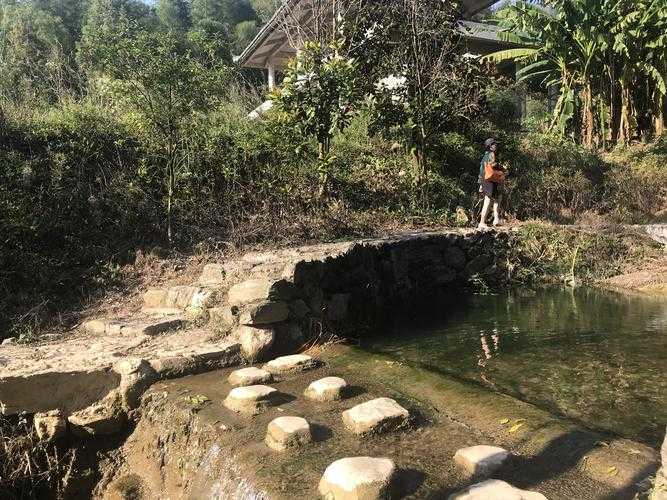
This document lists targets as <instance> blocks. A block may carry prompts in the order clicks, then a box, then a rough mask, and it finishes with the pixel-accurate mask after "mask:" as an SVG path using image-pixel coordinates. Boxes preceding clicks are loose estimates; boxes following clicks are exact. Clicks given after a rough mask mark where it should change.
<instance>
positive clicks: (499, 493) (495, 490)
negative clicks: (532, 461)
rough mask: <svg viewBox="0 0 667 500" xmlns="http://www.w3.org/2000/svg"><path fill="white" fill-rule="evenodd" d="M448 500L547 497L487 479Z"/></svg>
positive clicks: (535, 498) (524, 499) (538, 499)
mask: <svg viewBox="0 0 667 500" xmlns="http://www.w3.org/2000/svg"><path fill="white" fill-rule="evenodd" d="M449 500H547V497H545V496H544V495H542V494H541V493H536V492H534V491H525V490H520V489H519V488H515V487H514V486H512V485H511V484H508V483H506V482H504V481H498V480H497V479H489V480H488V481H484V482H483V483H477V484H473V485H472V486H470V487H469V488H467V489H465V490H463V491H460V492H458V493H454V494H453V495H450V497H449Z"/></svg>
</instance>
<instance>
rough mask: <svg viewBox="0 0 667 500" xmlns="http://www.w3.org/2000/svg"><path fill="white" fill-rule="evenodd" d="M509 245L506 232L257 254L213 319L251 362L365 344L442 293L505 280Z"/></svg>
mask: <svg viewBox="0 0 667 500" xmlns="http://www.w3.org/2000/svg"><path fill="white" fill-rule="evenodd" d="M509 240H510V237H509V234H508V233H505V232H470V233H465V232H447V233H428V234H418V235H407V236H402V237H399V238H391V239H376V240H365V241H359V242H353V243H349V242H348V243H341V244H331V245H324V246H319V247H310V248H309V247H304V248H302V249H299V251H294V250H292V251H289V252H288V253H282V252H276V253H273V254H263V255H261V256H260V255H258V254H252V255H251V256H250V257H252V258H249V257H248V256H246V257H244V259H245V261H246V262H247V261H253V263H252V267H250V268H248V269H245V280H244V281H240V282H236V283H235V284H234V285H232V286H231V288H230V289H229V291H228V293H227V296H226V299H225V300H223V304H222V306H221V307H219V308H216V310H215V313H214V314H213V316H215V317H218V318H220V319H221V321H223V322H227V323H228V325H227V326H228V328H229V329H230V330H232V329H234V330H235V333H236V335H237V336H238V337H239V339H240V342H241V344H242V345H243V344H245V345H247V347H248V349H246V354H247V355H248V356H250V357H252V356H254V355H261V353H262V352H266V349H265V348H266V347H268V343H269V340H270V341H271V345H273V347H274V351H276V350H278V351H283V352H286V351H289V350H291V349H293V348H294V347H295V345H294V344H298V343H301V344H302V343H303V342H305V341H308V340H312V339H314V338H316V337H318V335H319V334H320V333H325V334H330V333H337V334H343V335H352V336H358V335H360V334H362V333H363V332H364V331H366V330H372V329H375V328H378V327H380V326H382V324H383V321H385V319H387V318H389V317H393V318H395V317H396V315H397V314H400V313H401V312H411V311H414V310H415V308H418V307H421V306H423V305H424V304H427V303H429V302H432V301H433V298H434V297H436V296H437V295H438V294H439V293H441V292H447V291H452V290H456V289H458V288H462V287H465V286H468V285H469V284H470V283H471V282H472V281H483V282H484V283H487V284H491V285H495V284H498V282H501V281H503V280H505V279H506V276H507V272H506V268H505V262H506V256H507V252H508V250H509V247H510V242H509ZM260 330H261V331H260ZM267 330H273V331H274V335H273V336H272V338H271V339H269V337H267V334H266V332H267ZM255 331H256V333H257V335H256V336H253V335H252V333H253V332H255ZM260 333H261V334H262V336H263V337H264V339H265V340H264V341H261V339H260ZM254 337H257V338H254ZM274 342H275V343H274Z"/></svg>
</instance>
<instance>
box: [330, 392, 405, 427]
mask: <svg viewBox="0 0 667 500" xmlns="http://www.w3.org/2000/svg"><path fill="white" fill-rule="evenodd" d="M409 416H410V413H409V412H408V410H406V409H405V408H403V407H402V406H401V405H399V404H398V403H397V402H396V401H394V400H393V399H390V398H378V399H373V400H372V401H368V402H366V403H362V404H360V405H357V406H355V407H354V408H350V409H349V410H347V411H344V412H343V424H345V428H346V429H347V430H348V431H350V432H352V433H354V434H359V435H362V434H371V433H377V432H383V431H388V430H393V429H396V428H397V427H399V426H400V425H402V424H404V423H405V422H406V421H407V419H408V417H409Z"/></svg>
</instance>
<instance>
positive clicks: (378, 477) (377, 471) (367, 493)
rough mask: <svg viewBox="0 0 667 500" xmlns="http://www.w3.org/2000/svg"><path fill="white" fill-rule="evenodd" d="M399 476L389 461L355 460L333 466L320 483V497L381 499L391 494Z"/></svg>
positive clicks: (331, 498)
mask: <svg viewBox="0 0 667 500" xmlns="http://www.w3.org/2000/svg"><path fill="white" fill-rule="evenodd" d="M395 474H396V466H395V465H394V462H392V461H391V460H389V459H387V458H371V457H352V458H343V459H341V460H338V461H336V462H334V463H332V464H331V465H330V466H329V467H327V469H326V471H324V475H323V476H322V479H321V480H320V485H319V491H320V495H322V496H323V497H325V498H326V499H327V500H379V499H381V498H387V497H388V496H389V494H390V489H391V483H392V481H393V479H394V476H395Z"/></svg>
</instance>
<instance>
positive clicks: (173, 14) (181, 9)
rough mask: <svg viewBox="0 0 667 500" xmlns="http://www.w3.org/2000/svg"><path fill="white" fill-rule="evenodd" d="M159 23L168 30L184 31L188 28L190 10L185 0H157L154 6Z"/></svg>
mask: <svg viewBox="0 0 667 500" xmlns="http://www.w3.org/2000/svg"><path fill="white" fill-rule="evenodd" d="M155 11H156V13H157V17H158V19H159V21H160V25H161V26H162V27H163V28H164V29H166V30H169V31H186V30H187V29H189V28H190V25H191V21H190V12H189V10H188V4H187V2H186V0H157V4H156V6H155Z"/></svg>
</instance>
